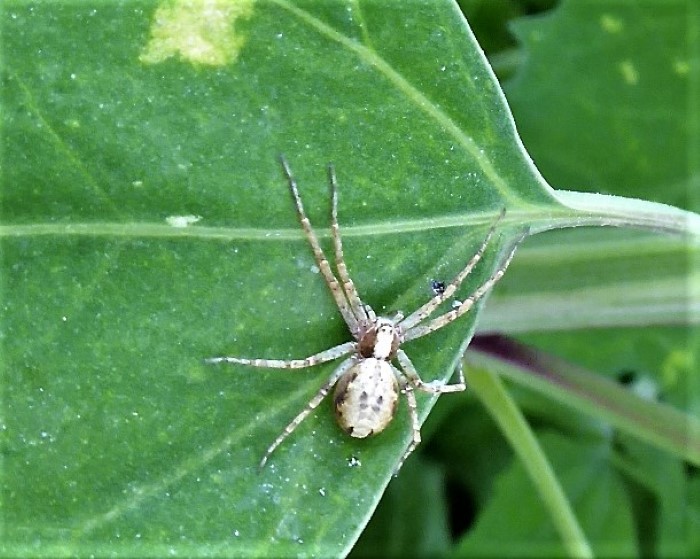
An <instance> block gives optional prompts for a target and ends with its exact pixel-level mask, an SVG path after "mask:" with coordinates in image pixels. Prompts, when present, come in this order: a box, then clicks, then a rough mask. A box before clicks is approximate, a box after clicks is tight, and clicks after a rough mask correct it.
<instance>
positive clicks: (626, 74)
mask: <svg viewBox="0 0 700 559" xmlns="http://www.w3.org/2000/svg"><path fill="white" fill-rule="evenodd" d="M619 67H620V72H621V73H622V78H623V79H624V80H625V82H627V83H628V84H629V85H637V83H639V72H637V68H635V66H634V64H633V63H632V61H631V60H623V61H622V62H620V66H619Z"/></svg>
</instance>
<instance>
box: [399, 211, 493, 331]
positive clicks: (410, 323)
mask: <svg viewBox="0 0 700 559" xmlns="http://www.w3.org/2000/svg"><path fill="white" fill-rule="evenodd" d="M505 213H506V209H505V208H503V209H502V210H501V213H500V214H498V217H497V218H496V219H495V220H494V222H493V223H492V224H491V227H490V228H489V231H488V233H487V234H486V237H485V238H484V240H483V241H482V243H481V246H480V247H479V250H477V251H476V254H474V256H472V258H471V260H469V262H468V263H467V265H466V267H465V268H464V269H463V270H462V271H461V272H460V273H459V274H457V277H455V278H454V279H453V280H452V281H451V282H450V284H449V285H448V286H447V287H446V288H445V290H444V291H442V292H440V293H438V294H437V295H435V297H433V298H432V299H430V301H428V302H427V303H425V304H424V305H423V306H422V307H420V308H419V309H418V310H416V311H414V312H412V313H411V314H410V315H409V316H407V317H406V318H405V319H404V320H403V321H402V322H401V327H402V328H403V329H404V331H406V330H410V329H411V328H413V327H414V326H415V325H416V324H418V323H420V322H422V321H423V320H425V319H426V318H428V317H429V316H430V315H431V314H433V312H434V311H435V309H436V308H438V307H439V306H440V305H441V304H442V303H443V302H444V301H446V300H447V299H449V298H450V297H452V295H453V294H454V292H455V291H457V289H458V288H459V286H460V285H461V284H462V282H463V281H464V279H465V278H466V277H467V276H468V275H469V274H471V272H472V270H473V269H474V267H475V266H476V265H477V264H478V263H479V261H480V260H481V258H482V257H483V256H484V252H485V251H486V247H487V246H488V244H489V242H490V241H491V238H492V237H493V234H494V233H495V232H496V226H497V225H498V223H499V222H500V221H501V219H503V216H504V215H505Z"/></svg>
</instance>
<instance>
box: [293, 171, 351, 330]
mask: <svg viewBox="0 0 700 559" xmlns="http://www.w3.org/2000/svg"><path fill="white" fill-rule="evenodd" d="M280 162H281V163H282V169H283V171H284V174H285V176H286V177H287V182H288V183H289V190H290V191H291V192H292V198H294V205H295V206H296V210H297V216H298V217H299V222H300V223H301V227H302V229H303V230H304V234H305V235H306V239H307V240H308V241H309V244H310V245H311V250H313V253H314V258H315V259H316V264H317V265H318V268H319V270H320V271H321V274H322V275H323V278H324V279H325V280H326V284H327V285H328V288H329V289H330V290H331V294H332V295H333V299H335V304H336V305H337V307H338V310H339V311H340V314H342V315H343V319H344V320H345V323H346V324H347V325H348V328H349V329H350V332H351V333H352V335H353V337H354V338H355V339H357V338H358V337H359V325H358V317H357V316H355V312H354V310H353V307H352V306H351V305H350V303H349V302H348V299H347V296H346V294H345V292H344V291H343V288H342V287H341V285H340V283H338V279H337V278H336V277H335V274H334V273H333V270H331V266H330V264H329V263H328V259H327V258H326V255H325V254H324V252H323V249H322V248H321V244H320V243H319V242H318V237H317V236H316V233H315V232H314V230H313V227H311V222H310V221H309V218H308V216H307V215H306V210H304V204H303V203H302V201H301V196H300V195H299V188H298V187H297V182H296V180H295V179H294V175H292V170H291V169H290V168H289V164H288V163H287V160H286V159H285V158H284V157H280Z"/></svg>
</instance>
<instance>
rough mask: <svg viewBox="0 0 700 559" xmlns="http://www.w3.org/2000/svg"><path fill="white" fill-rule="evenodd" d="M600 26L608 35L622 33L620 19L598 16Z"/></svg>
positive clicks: (604, 15) (622, 25) (607, 15)
mask: <svg viewBox="0 0 700 559" xmlns="http://www.w3.org/2000/svg"><path fill="white" fill-rule="evenodd" d="M600 26H601V27H602V28H603V29H604V30H605V31H607V32H608V33H619V32H620V31H622V28H623V27H624V24H623V23H622V20H621V19H620V18H617V17H615V16H611V15H610V14H603V15H602V16H600Z"/></svg>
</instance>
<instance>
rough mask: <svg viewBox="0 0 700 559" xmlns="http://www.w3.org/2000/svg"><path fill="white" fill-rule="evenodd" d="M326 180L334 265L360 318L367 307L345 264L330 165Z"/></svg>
mask: <svg viewBox="0 0 700 559" xmlns="http://www.w3.org/2000/svg"><path fill="white" fill-rule="evenodd" d="M328 180H329V181H330V183H331V232H332V233H333V246H334V248H335V265H336V267H337V268H338V275H339V276H340V280H341V281H342V282H343V289H344V290H345V294H346V295H347V297H348V301H349V303H350V307H351V308H352V311H353V314H354V315H355V316H356V317H358V318H360V317H362V316H363V315H365V314H366V312H365V309H366V307H367V305H365V304H364V303H363V302H362V299H361V298H360V295H359V293H358V292H357V289H356V288H355V283H354V282H353V281H352V279H351V278H350V274H349V272H348V267H347V265H346V264H345V257H344V255H343V241H342V240H341V238H340V227H339V226H338V179H337V177H336V176H335V167H333V165H332V164H330V165H328Z"/></svg>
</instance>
